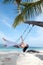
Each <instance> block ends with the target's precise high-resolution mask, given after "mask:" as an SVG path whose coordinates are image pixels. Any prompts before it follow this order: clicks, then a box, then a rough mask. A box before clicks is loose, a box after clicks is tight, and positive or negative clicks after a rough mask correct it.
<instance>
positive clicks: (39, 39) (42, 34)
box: [0, 2, 43, 47]
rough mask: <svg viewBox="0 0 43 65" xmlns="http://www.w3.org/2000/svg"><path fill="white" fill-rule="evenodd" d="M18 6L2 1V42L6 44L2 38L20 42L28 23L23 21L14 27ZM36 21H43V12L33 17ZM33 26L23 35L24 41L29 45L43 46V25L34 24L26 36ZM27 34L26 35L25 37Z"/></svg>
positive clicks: (0, 8) (0, 37)
mask: <svg viewBox="0 0 43 65" xmlns="http://www.w3.org/2000/svg"><path fill="white" fill-rule="evenodd" d="M17 13H18V12H17V10H16V6H14V4H2V3H1V2H0V44H4V43H3V40H2V38H3V37H4V38H5V39H7V40H10V41H13V42H16V43H20V42H21V39H20V40H19V41H17V39H18V38H19V37H20V36H21V35H22V34H23V32H24V30H25V29H26V27H27V26H29V25H28V24H24V23H21V24H20V25H18V26H17V27H16V28H15V29H14V28H13V27H12V24H13V21H14V19H15V17H16V16H17ZM33 20H36V21H42V22H43V13H41V14H40V15H38V16H36V17H34V18H33ZM31 27H32V26H31V25H30V27H29V28H28V29H27V31H26V33H25V34H24V35H23V39H24V38H25V40H24V42H25V43H27V44H29V46H36V47H43V27H39V26H34V27H33V28H32V30H31V32H30V33H29V34H28V35H27V36H26V34H27V32H28V31H29V29H30V28H31ZM25 36H26V37H25Z"/></svg>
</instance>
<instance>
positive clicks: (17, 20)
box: [13, 14, 24, 28]
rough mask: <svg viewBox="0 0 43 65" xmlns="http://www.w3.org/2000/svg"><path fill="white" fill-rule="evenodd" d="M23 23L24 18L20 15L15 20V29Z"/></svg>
mask: <svg viewBox="0 0 43 65" xmlns="http://www.w3.org/2000/svg"><path fill="white" fill-rule="evenodd" d="M22 21H24V18H23V16H22V15H21V14H19V15H18V16H17V17H16V18H15V20H14V23H13V27H14V28H15V27H16V26H17V25H18V24H19V23H20V22H22Z"/></svg>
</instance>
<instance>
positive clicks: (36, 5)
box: [13, 0, 43, 27]
mask: <svg viewBox="0 0 43 65" xmlns="http://www.w3.org/2000/svg"><path fill="white" fill-rule="evenodd" d="M41 4H43V0H40V1H36V2H32V3H25V5H24V4H23V6H25V7H24V9H23V11H22V12H21V14H19V15H18V16H17V17H16V18H15V20H14V23H13V27H16V26H17V25H18V24H19V23H21V21H22V22H24V19H23V18H24V17H25V15H26V13H27V12H28V16H29V17H30V16H31V17H32V16H33V15H35V14H34V13H36V14H39V13H40V12H42V9H41ZM20 18H21V19H20Z"/></svg>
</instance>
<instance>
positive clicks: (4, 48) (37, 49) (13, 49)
mask: <svg viewBox="0 0 43 65" xmlns="http://www.w3.org/2000/svg"><path fill="white" fill-rule="evenodd" d="M22 50H23V49H22V48H15V47H0V51H4V52H9V51H19V52H21V51H22ZM28 50H36V51H39V50H40V51H42V50H43V47H29V48H28Z"/></svg>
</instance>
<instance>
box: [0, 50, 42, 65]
mask: <svg viewBox="0 0 43 65" xmlns="http://www.w3.org/2000/svg"><path fill="white" fill-rule="evenodd" d="M0 65H43V52H42V51H41V52H40V53H29V52H28V53H26V52H25V53H23V52H17V51H10V52H0Z"/></svg>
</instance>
